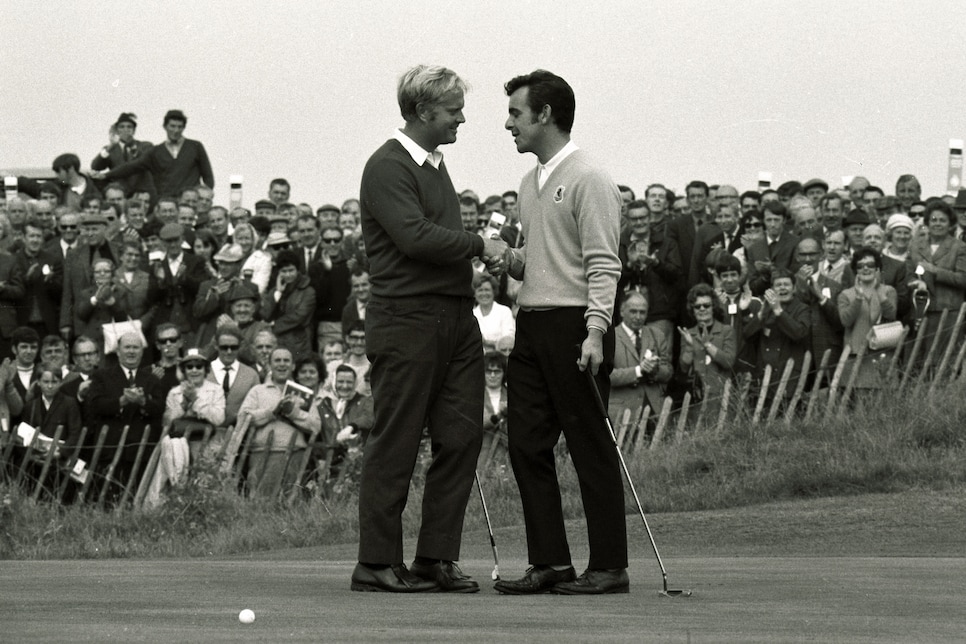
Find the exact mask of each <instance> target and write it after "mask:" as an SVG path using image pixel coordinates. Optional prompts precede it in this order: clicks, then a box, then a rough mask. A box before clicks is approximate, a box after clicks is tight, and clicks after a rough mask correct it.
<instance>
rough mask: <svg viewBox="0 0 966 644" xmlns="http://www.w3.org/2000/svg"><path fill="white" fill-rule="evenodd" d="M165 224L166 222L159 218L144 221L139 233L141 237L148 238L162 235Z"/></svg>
mask: <svg viewBox="0 0 966 644" xmlns="http://www.w3.org/2000/svg"><path fill="white" fill-rule="evenodd" d="M163 226H164V222H162V221H160V220H158V219H150V220H148V221H146V222H144V225H143V226H141V230H139V231H138V233H139V234H140V235H141V239H147V238H148V237H160V236H161V228H162V227H163Z"/></svg>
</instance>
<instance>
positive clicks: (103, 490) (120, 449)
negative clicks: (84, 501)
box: [97, 425, 131, 507]
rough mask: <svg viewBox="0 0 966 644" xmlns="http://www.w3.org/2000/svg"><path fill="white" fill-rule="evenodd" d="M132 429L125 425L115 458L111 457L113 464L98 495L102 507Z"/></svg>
mask: <svg viewBox="0 0 966 644" xmlns="http://www.w3.org/2000/svg"><path fill="white" fill-rule="evenodd" d="M130 429H131V426H130V425H125V426H124V429H122V430H121V440H120V441H119V442H118V445H117V451H115V452H114V458H112V459H111V465H110V466H109V467H108V468H107V475H106V476H105V477H104V479H105V480H104V487H102V488H101V493H100V495H99V496H98V497H97V505H98V506H100V507H104V500H105V499H106V498H107V488H109V487H111V481H112V480H114V470H115V469H116V468H117V464H118V463H119V462H120V460H121V453H122V452H123V451H124V446H125V445H126V443H127V432H128V430H130Z"/></svg>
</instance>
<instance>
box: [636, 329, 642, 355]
mask: <svg viewBox="0 0 966 644" xmlns="http://www.w3.org/2000/svg"><path fill="white" fill-rule="evenodd" d="M634 349H635V350H636V351H637V356H638V357H640V356H641V332H640V331H638V332H637V333H635V334H634Z"/></svg>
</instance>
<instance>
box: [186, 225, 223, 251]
mask: <svg viewBox="0 0 966 644" xmlns="http://www.w3.org/2000/svg"><path fill="white" fill-rule="evenodd" d="M199 239H200V240H201V243H203V244H204V245H205V246H207V247H209V248H211V249H212V250H213V251H217V250H218V240H217V239H215V233H213V232H211V231H210V230H207V229H205V228H201V229H198V230H195V241H198V240H199ZM192 245H194V244H192Z"/></svg>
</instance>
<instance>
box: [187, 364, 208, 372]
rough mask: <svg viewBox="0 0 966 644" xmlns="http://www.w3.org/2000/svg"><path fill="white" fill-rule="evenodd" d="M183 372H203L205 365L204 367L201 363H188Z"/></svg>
mask: <svg viewBox="0 0 966 644" xmlns="http://www.w3.org/2000/svg"><path fill="white" fill-rule="evenodd" d="M184 370H185V371H189V370H190V371H196V370H200V371H204V370H205V365H204V363H203V362H189V363H188V364H186V365H185V366H184Z"/></svg>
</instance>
